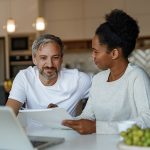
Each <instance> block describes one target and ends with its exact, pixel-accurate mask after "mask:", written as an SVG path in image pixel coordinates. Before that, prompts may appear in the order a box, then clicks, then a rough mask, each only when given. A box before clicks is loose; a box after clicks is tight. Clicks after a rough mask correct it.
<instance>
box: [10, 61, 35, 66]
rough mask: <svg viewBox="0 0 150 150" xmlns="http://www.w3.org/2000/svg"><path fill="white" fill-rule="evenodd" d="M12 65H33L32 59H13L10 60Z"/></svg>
mask: <svg viewBox="0 0 150 150" xmlns="http://www.w3.org/2000/svg"><path fill="white" fill-rule="evenodd" d="M10 65H11V66H16V65H33V62H32V61H11V62H10Z"/></svg>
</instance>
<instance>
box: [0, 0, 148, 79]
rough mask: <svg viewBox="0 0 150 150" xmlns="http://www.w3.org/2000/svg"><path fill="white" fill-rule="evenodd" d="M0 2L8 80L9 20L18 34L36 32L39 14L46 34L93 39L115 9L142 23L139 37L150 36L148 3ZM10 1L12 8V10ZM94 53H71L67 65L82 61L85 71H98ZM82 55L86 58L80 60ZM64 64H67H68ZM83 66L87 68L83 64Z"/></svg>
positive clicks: (91, 0)
mask: <svg viewBox="0 0 150 150" xmlns="http://www.w3.org/2000/svg"><path fill="white" fill-rule="evenodd" d="M39 1H40V5H39V6H38V0H0V20H1V21H0V36H5V37H6V63H5V64H6V77H9V59H8V53H9V51H8V44H7V43H8V42H7V33H6V31H5V30H3V28H2V27H3V26H4V25H5V24H6V21H7V19H8V18H9V17H10V15H11V17H13V18H14V19H15V20H16V23H17V30H16V33H28V32H35V29H34V28H33V27H32V23H33V22H34V21H35V19H36V17H37V16H38V14H39V15H41V16H44V17H45V18H46V20H47V29H46V31H45V32H47V33H52V34H55V35H58V36H60V37H61V38H62V39H63V40H80V39H82V40H84V39H91V38H92V37H93V34H94V31H95V29H96V27H97V26H98V25H99V24H100V23H102V22H103V21H104V15H105V14H106V13H108V12H110V10H112V9H114V8H119V9H123V10H125V11H126V12H128V13H129V14H131V15H132V16H133V17H135V18H136V19H137V20H138V21H139V25H140V28H141V32H140V35H141V36H143V35H144V36H145V35H150V30H149V27H150V19H149V18H150V9H149V6H150V1H149V0H111V1H109V0H39ZM10 2H11V9H10ZM90 55H91V54H90V53H89V52H87V53H84V54H83V53H79V52H78V53H71V54H67V56H66V57H65V58H64V63H65V64H66V63H68V62H69V64H70V65H71V66H74V67H76V66H79V64H77V65H75V64H76V63H75V62H74V59H70V58H74V57H75V58H76V62H82V63H81V64H82V66H84V67H83V69H82V70H84V68H87V70H86V71H89V72H91V71H93V72H96V71H97V70H96V68H95V67H94V66H93V64H91V60H90V58H89V56H90ZM79 56H83V58H82V60H80V57H79ZM65 64H64V65H65ZM83 64H84V65H83Z"/></svg>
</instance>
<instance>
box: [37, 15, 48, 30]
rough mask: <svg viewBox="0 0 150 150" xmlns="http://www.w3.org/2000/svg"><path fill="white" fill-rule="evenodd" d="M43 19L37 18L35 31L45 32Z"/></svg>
mask: <svg viewBox="0 0 150 150" xmlns="http://www.w3.org/2000/svg"><path fill="white" fill-rule="evenodd" d="M45 24H46V23H45V19H44V18H43V17H38V18H37V19H36V23H35V28H36V30H37V31H44V30H45V26H46V25H45Z"/></svg>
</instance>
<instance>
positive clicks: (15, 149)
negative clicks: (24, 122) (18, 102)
mask: <svg viewBox="0 0 150 150" xmlns="http://www.w3.org/2000/svg"><path fill="white" fill-rule="evenodd" d="M62 142H64V138H58V137H43V136H27V135H26V133H25V131H24V130H23V128H22V126H21V125H20V122H19V121H18V120H17V117H16V116H15V114H14V112H13V110H12V109H11V108H9V107H7V106H0V149H3V150H42V149H45V148H48V147H50V146H52V145H56V144H59V143H62Z"/></svg>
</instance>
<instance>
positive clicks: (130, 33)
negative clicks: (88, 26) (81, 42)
mask: <svg viewBox="0 0 150 150" xmlns="http://www.w3.org/2000/svg"><path fill="white" fill-rule="evenodd" d="M105 19H106V21H105V22H104V23H103V24H101V25H100V26H99V27H98V28H97V29H96V32H95V34H96V35H97V36H98V37H99V42H100V43H102V44H106V45H107V46H108V50H109V51H111V50H113V49H114V48H122V51H123V54H124V57H125V58H127V57H128V56H129V55H130V53H131V52H132V51H133V49H134V48H135V44H136V39H137V37H138V34H139V27H138V24H137V21H136V20H134V19H133V18H132V17H130V16H129V15H128V14H126V13H125V12H124V11H122V10H118V9H114V10H112V11H111V12H110V14H107V15H106V17H105Z"/></svg>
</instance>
